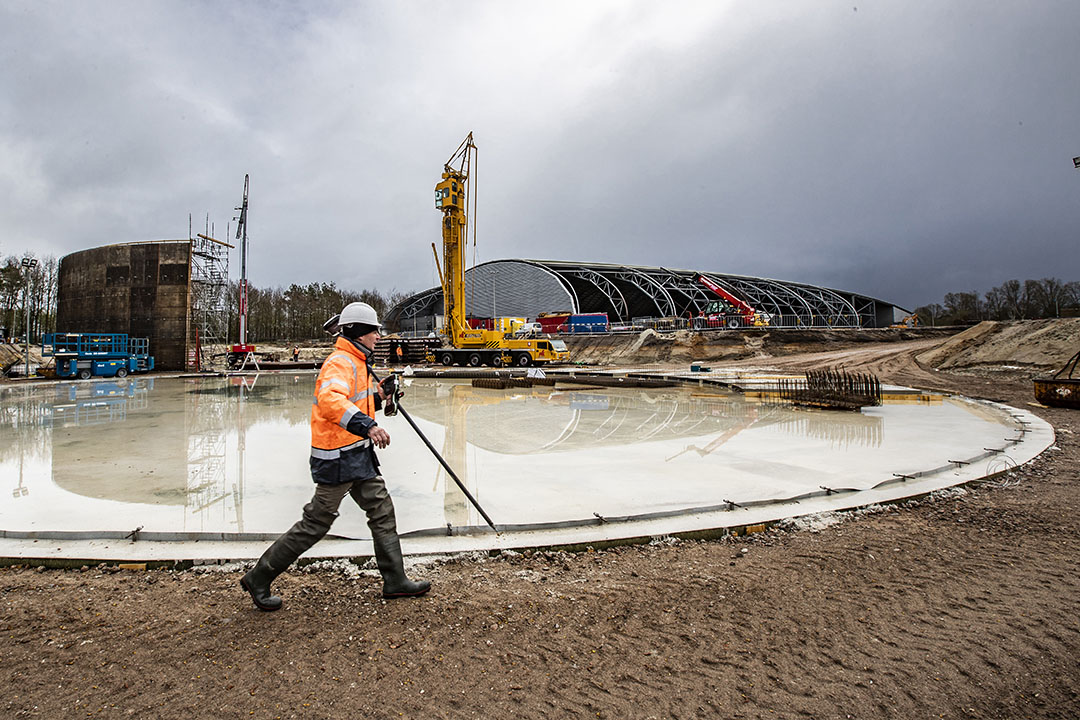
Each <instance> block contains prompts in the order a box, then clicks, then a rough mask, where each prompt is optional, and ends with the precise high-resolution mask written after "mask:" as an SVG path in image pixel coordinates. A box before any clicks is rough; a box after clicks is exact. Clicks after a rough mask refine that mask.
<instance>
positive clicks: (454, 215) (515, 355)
mask: <svg viewBox="0 0 1080 720" xmlns="http://www.w3.org/2000/svg"><path fill="white" fill-rule="evenodd" d="M475 161H476V145H475V144H474V143H473V136H472V133H469V136H468V137H466V138H465V140H464V141H462V143H461V145H459V146H458V149H457V150H456V151H455V152H454V154H453V155H451V156H450V159H449V160H447V161H446V164H445V165H443V173H442V180H441V181H440V182H439V183H438V184H437V185H435V208H436V209H438V210H440V211H442V215H443V219H442V240H443V256H442V261H441V262H440V261H439V252H438V250H437V249H436V248H435V244H434V243H432V244H431V250H432V252H434V253H435V264H436V267H438V268H439V279H440V280H441V281H442V290H443V311H444V313H445V324H444V327H443V330H442V333H443V336H444V338H445V341H446V343H447V345H446V346H445V347H441V348H438V349H437V350H435V351H433V352H432V353H431V354H430V355H429V356H428V359H429V360H430V361H432V362H436V361H437V362H441V363H442V364H443V365H471V366H473V367H479V366H480V365H490V366H492V367H502V366H503V365H507V364H513V365H517V366H519V367H528V366H529V365H540V364H544V363H550V362H568V361H569V360H570V352H569V351H568V350H567V349H566V343H564V342H563V341H562V340H556V339H554V338H549V337H528V338H525V337H514V333H513V332H507V330H506V326H507V325H508V324H509V323H501V322H499V320H500V319H498V318H497V319H496V327H497V329H495V330H484V329H479V328H473V327H470V326H469V323H468V322H467V321H466V319H465V250H466V247H467V246H468V230H469V228H468V224H469V220H468V212H467V210H468V207H469V199H470V198H472V199H473V217H474V222H473V242H474V243H475V237H476V224H475V216H476V200H475V192H474V188H473V180H472V178H471V177H470V175H471V173H472V171H473V166H474V164H475Z"/></svg>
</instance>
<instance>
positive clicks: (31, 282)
mask: <svg viewBox="0 0 1080 720" xmlns="http://www.w3.org/2000/svg"><path fill="white" fill-rule="evenodd" d="M24 257H31V258H32V257H33V255H26V256H24ZM36 259H37V261H38V262H37V264H36V265H35V266H34V267H32V268H26V267H23V264H22V258H18V257H15V256H14V255H10V256H8V257H6V258H4V260H3V262H2V263H0V337H3V338H4V339H7V338H15V337H20V338H21V337H25V336H26V321H27V313H26V311H27V306H29V310H30V338H31V340H32V341H33V340H35V339H39V338H40V337H41V335H42V333H47V332H55V331H56V292H57V271H58V269H59V263H58V262H57V260H56V258H55V257H53V256H51V255H49V256H46V257H44V258H36Z"/></svg>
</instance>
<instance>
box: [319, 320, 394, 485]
mask: <svg viewBox="0 0 1080 720" xmlns="http://www.w3.org/2000/svg"><path fill="white" fill-rule="evenodd" d="M377 395H378V386H377V385H376V384H375V383H374V382H373V380H372V378H371V375H370V374H369V373H368V370H367V358H366V357H365V355H364V353H363V352H362V350H361V349H360V348H358V347H357V346H356V345H354V344H353V343H352V342H351V341H349V340H347V339H345V338H338V339H337V342H336V343H335V344H334V351H333V352H332V353H331V354H330V356H329V357H328V358H326V361H325V362H324V363H323V366H322V370H321V371H320V372H319V377H318V379H317V380H316V381H315V398H314V403H313V404H312V406H311V469H312V477H313V479H314V480H315V482H322V483H329V484H336V483H339V482H347V481H351V480H360V479H366V478H367V477H374V476H375V475H377V474H378V461H377V460H376V458H375V452H374V449H373V448H372V447H371V441H370V440H368V439H367V438H365V437H362V436H360V435H356V434H354V433H351V432H349V431H348V429H347V428H348V427H349V421H350V420H353V418H354V417H356V415H357V414H358V413H363V414H364V415H366V416H367V417H369V418H371V419H372V420H373V421H374V418H375V410H376V408H377V404H376V401H375V398H376V397H377ZM356 425H357V423H355V422H354V423H353V429H354V430H355V429H356Z"/></svg>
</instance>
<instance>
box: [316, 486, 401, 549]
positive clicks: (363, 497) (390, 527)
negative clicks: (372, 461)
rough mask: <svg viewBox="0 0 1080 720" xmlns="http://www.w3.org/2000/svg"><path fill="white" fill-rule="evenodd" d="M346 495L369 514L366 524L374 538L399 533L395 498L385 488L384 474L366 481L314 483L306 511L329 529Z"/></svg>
mask: <svg viewBox="0 0 1080 720" xmlns="http://www.w3.org/2000/svg"><path fill="white" fill-rule="evenodd" d="M346 495H352V499H353V500H354V501H355V502H356V504H357V505H359V506H360V508H361V509H362V510H363V511H364V513H365V514H366V515H367V525H368V528H369V529H370V530H371V537H373V538H379V537H385V536H387V535H394V534H396V533H397V519H396V517H395V516H394V501H393V500H391V499H390V493H388V492H387V491H386V483H385V482H383V479H382V476H381V475H376V476H375V477H373V478H368V479H367V480H356V481H353V482H344V483H341V484H339V485H324V484H322V483H316V484H315V495H314V496H313V497H312V498H311V502H310V503H308V504H307V505H306V506H305V507H304V514H305V515H308V514H309V513H310V514H311V515H312V516H314V517H315V518H316V519H317V520H318V521H319V522H320V523H321V524H325V525H326V526H327V528H329V527H330V524H331V523H333V522H334V520H336V519H337V516H338V508H339V507H341V501H342V500H344V499H345V496H346Z"/></svg>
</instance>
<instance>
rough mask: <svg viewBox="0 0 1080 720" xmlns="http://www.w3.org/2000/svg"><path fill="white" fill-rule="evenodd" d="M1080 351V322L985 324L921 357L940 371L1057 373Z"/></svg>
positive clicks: (970, 329) (950, 339)
mask: <svg viewBox="0 0 1080 720" xmlns="http://www.w3.org/2000/svg"><path fill="white" fill-rule="evenodd" d="M1078 350H1080V318H1066V319H1057V320H1020V321H1014V322H993V321H986V322H981V323H979V324H978V325H975V326H973V327H970V328H968V329H967V330H965V331H963V332H961V333H959V334H957V335H955V336H953V337H951V338H949V339H948V340H946V341H945V342H943V343H941V344H940V345H938V346H937V347H935V348H934V349H932V350H928V351H926V352H924V353H922V354H920V355H918V356H917V359H918V360H919V362H921V363H923V364H925V365H929V366H931V367H934V368H937V369H939V370H956V369H970V368H989V367H1001V368H1006V369H1038V370H1056V369H1058V368H1060V367H1061V366H1062V365H1064V364H1065V361H1066V360H1068V359H1069V358H1070V357H1072V356H1073V355H1074V354H1076V352H1077V351H1078Z"/></svg>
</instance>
